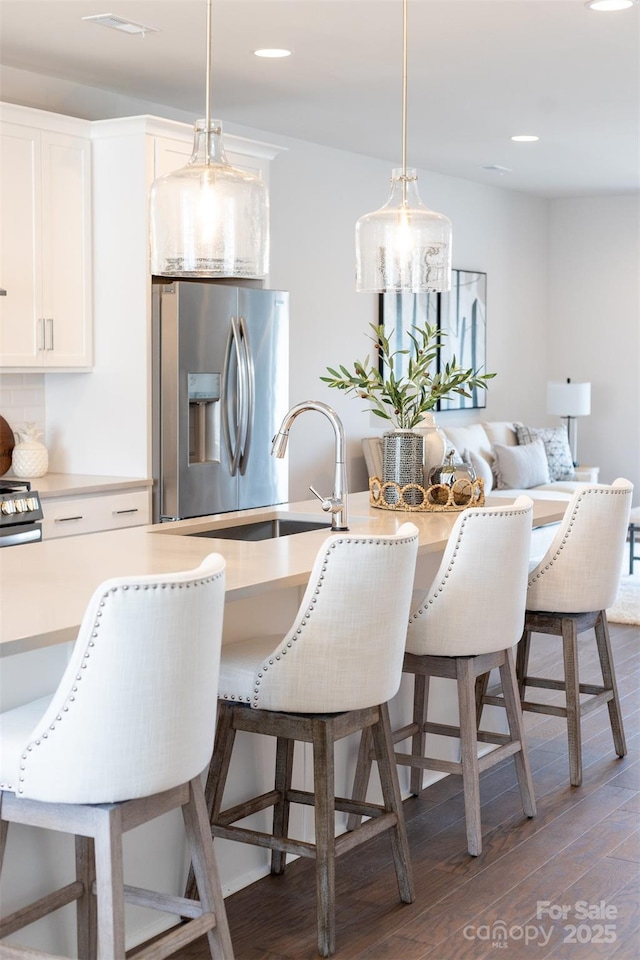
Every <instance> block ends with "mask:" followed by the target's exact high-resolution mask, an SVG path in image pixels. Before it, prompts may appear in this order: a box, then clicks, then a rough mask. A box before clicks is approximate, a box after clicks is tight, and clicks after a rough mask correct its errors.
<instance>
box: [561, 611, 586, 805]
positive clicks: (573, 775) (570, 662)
mask: <svg viewBox="0 0 640 960" xmlns="http://www.w3.org/2000/svg"><path fill="white" fill-rule="evenodd" d="M562 655H563V659H564V679H565V689H566V698H567V737H568V742H569V780H570V782H571V784H572V786H574V787H579V786H580V784H581V783H582V732H581V725H580V678H579V675H578V635H577V632H576V625H575V621H574V620H572V619H571V618H570V617H565V618H563V620H562Z"/></svg>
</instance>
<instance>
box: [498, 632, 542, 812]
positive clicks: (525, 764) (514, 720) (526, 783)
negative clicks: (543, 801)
mask: <svg viewBox="0 0 640 960" xmlns="http://www.w3.org/2000/svg"><path fill="white" fill-rule="evenodd" d="M500 680H501V682H502V693H503V696H504V704H505V708H506V712H507V723H508V724H509V733H510V734H511V739H512V740H519V741H520V750H519V751H518V753H515V754H514V755H513V759H514V761H515V765H516V773H517V775H518V784H519V786H520V797H521V798H522V809H523V810H524V812H525V813H526V815H527V816H528V817H535V815H536V800H535V796H534V793H533V779H532V777H531V768H530V766H529V753H528V751H527V743H526V740H525V730H524V722H523V719H522V708H521V707H520V698H519V696H518V685H517V681H516V669H515V665H514V662H513V650H506V651H505V661H504V663H503V664H501V665H500Z"/></svg>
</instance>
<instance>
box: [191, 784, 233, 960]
mask: <svg viewBox="0 0 640 960" xmlns="http://www.w3.org/2000/svg"><path fill="white" fill-rule="evenodd" d="M182 816H183V819H184V826H185V830H186V833H187V841H188V843H189V850H190V853H191V863H192V864H193V871H194V874H195V877H196V883H197V886H198V891H199V893H200V903H201V905H202V912H203V913H213V914H214V915H215V918H216V926H215V928H214V929H213V930H210V931H208V933H207V937H208V939H209V949H210V951H211V956H212V957H214V958H215V960H233V947H232V946H231V935H230V933H229V924H228V923H227V913H226V910H225V907H224V898H223V896H222V887H221V886H220V877H219V875H218V867H217V864H216V859H215V854H214V851H213V841H212V839H211V827H210V825H209V818H208V816H207V806H206V803H205V799H204V792H203V789H202V782H201V780H200V778H199V777H196V778H195V779H194V780H192V781H191V783H190V784H189V802H188V803H187V804H185V805H184V806H183V807H182Z"/></svg>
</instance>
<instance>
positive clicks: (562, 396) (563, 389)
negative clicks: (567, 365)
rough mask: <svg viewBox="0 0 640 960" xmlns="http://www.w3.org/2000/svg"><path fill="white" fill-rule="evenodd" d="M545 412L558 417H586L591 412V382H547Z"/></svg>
mask: <svg viewBox="0 0 640 960" xmlns="http://www.w3.org/2000/svg"><path fill="white" fill-rule="evenodd" d="M547 413H553V414H556V416H558V417H588V416H589V414H590V413H591V384H590V383H572V382H570V381H568V382H566V383H554V382H551V383H548V384H547Z"/></svg>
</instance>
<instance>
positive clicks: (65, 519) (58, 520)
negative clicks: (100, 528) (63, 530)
mask: <svg viewBox="0 0 640 960" xmlns="http://www.w3.org/2000/svg"><path fill="white" fill-rule="evenodd" d="M71 520H84V517H83V516H82V514H80V516H78V517H56V518H55V520H54V523H69V522H70V521H71Z"/></svg>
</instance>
